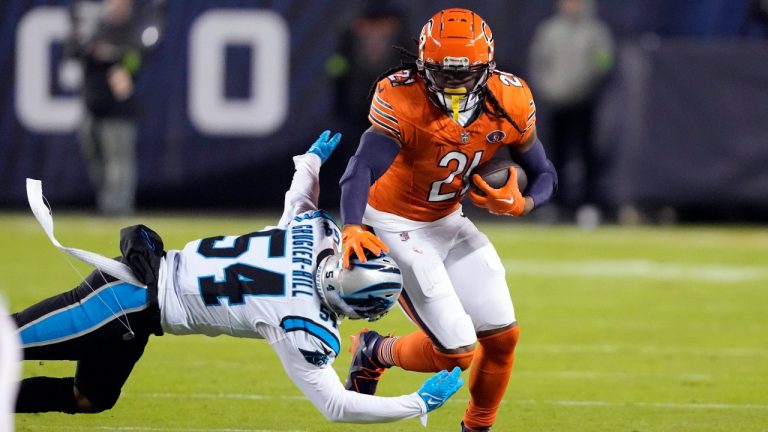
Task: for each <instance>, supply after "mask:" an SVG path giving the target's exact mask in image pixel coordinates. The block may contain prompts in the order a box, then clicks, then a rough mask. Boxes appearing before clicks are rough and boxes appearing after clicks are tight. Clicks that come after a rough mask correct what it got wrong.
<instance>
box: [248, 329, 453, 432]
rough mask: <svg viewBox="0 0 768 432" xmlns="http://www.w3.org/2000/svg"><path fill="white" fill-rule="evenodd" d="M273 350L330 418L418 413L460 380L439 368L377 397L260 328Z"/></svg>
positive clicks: (381, 419) (380, 418) (359, 419)
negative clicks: (348, 385) (408, 388)
mask: <svg viewBox="0 0 768 432" xmlns="http://www.w3.org/2000/svg"><path fill="white" fill-rule="evenodd" d="M262 333H264V334H265V336H266V337H267V339H268V340H270V343H271V344H272V348H273V349H274V350H275V352H277V355H278V356H279V357H280V360H281V362H282V364H283V368H284V369H285V371H286V373H288V376H289V377H290V378H291V381H293V383H294V384H296V386H297V387H299V389H301V391H302V393H304V395H305V396H306V397H307V398H308V399H309V400H310V401H311V402H312V404H313V405H314V406H315V407H316V408H317V409H318V410H320V412H322V413H323V415H324V416H325V417H326V418H327V419H328V420H330V421H333V422H346V423H385V422H393V421H398V420H405V419H409V418H413V417H417V416H421V417H422V424H424V425H425V426H426V414H427V413H428V412H431V411H433V410H435V409H438V408H440V407H441V406H443V404H445V402H446V401H447V400H448V399H449V398H450V397H451V396H453V395H454V394H455V393H456V392H457V391H458V390H459V389H460V388H461V386H462V385H463V384H464V380H463V379H462V378H461V377H460V375H461V369H459V368H458V367H456V368H454V369H453V371H451V372H450V373H448V371H441V372H439V373H438V374H436V375H433V376H432V377H430V378H428V379H427V380H426V381H425V382H424V384H422V386H421V387H420V388H419V389H418V390H417V391H415V392H413V393H411V394H407V395H402V396H395V397H380V396H371V395H367V394H361V393H356V392H354V391H351V390H347V389H345V388H344V386H343V385H342V384H341V381H339V377H338V375H336V372H335V371H334V370H333V368H332V367H331V366H330V365H326V366H324V367H318V366H315V365H313V364H310V363H308V362H307V361H306V359H305V358H304V356H303V355H302V354H301V353H300V352H299V350H298V349H297V348H296V347H295V346H294V345H293V344H292V343H291V341H290V340H289V339H288V338H286V337H280V335H279V330H278V329H275V328H274V327H272V328H270V329H264V330H263V332H262Z"/></svg>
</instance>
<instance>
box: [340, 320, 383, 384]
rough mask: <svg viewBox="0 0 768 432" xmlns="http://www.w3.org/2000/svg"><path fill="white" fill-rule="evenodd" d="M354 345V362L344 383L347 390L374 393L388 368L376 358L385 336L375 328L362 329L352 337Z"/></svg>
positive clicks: (351, 349)
mask: <svg viewBox="0 0 768 432" xmlns="http://www.w3.org/2000/svg"><path fill="white" fill-rule="evenodd" d="M350 339H351V341H352V345H351V346H350V347H349V352H350V353H352V363H351V364H350V365H349V375H347V382H346V384H345V385H344V387H346V389H347V390H352V391H354V392H357V393H363V394H369V395H372V394H374V393H376V386H377V385H378V384H379V378H380V377H381V374H383V373H384V372H385V371H386V370H387V369H386V368H384V367H381V366H380V365H379V363H378V362H376V361H375V360H374V356H375V354H376V349H377V348H378V345H379V343H381V341H382V340H384V336H382V335H380V334H378V333H376V332H375V331H373V330H370V331H369V330H368V329H362V330H360V331H359V332H357V333H356V334H354V335H352V336H351V337H350Z"/></svg>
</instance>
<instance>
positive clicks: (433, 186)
mask: <svg viewBox="0 0 768 432" xmlns="http://www.w3.org/2000/svg"><path fill="white" fill-rule="evenodd" d="M502 80H504V78H503V77H500V76H498V75H494V76H493V77H492V78H491V80H489V87H490V88H491V90H492V91H493V92H494V94H495V95H496V97H497V99H498V101H499V103H500V104H501V106H503V107H504V110H505V111H506V112H507V113H508V114H509V116H510V118H512V119H513V121H514V122H515V124H516V125H517V127H516V126H515V125H513V124H512V123H510V122H509V121H508V120H507V119H505V118H503V117H501V116H495V115H491V114H489V113H486V112H483V113H482V114H480V115H479V117H478V118H477V119H476V120H474V121H473V122H472V123H470V124H469V125H467V126H466V127H462V126H461V125H459V124H458V123H456V122H455V121H453V120H452V119H451V118H450V117H449V116H448V115H447V114H446V113H445V112H444V111H443V110H442V109H440V108H438V107H437V106H436V105H435V104H433V103H432V102H431V101H430V99H429V97H428V93H427V89H426V87H425V85H424V82H423V81H422V79H421V78H420V77H418V76H414V75H412V74H411V73H410V72H409V71H401V72H398V73H396V74H394V75H391V76H389V77H387V78H385V79H383V80H381V81H380V82H379V83H378V84H377V87H376V92H375V94H374V97H373V101H372V102H371V110H370V112H369V116H368V118H369V120H370V121H371V124H372V125H374V126H375V127H376V128H377V129H379V130H382V131H384V132H386V133H388V134H390V135H391V136H392V137H394V138H395V139H397V140H398V142H399V143H400V153H398V155H397V156H396V157H395V160H394V161H393V163H392V165H391V166H390V167H389V169H387V171H386V172H385V173H384V174H383V175H382V176H381V177H380V178H379V179H378V180H377V181H376V182H375V183H374V184H373V185H372V186H371V190H370V193H369V198H368V204H369V205H371V206H372V207H373V208H375V209H377V210H380V211H384V212H388V213H392V214H396V215H398V216H401V217H404V218H407V219H411V220H416V221H434V220H437V219H439V218H441V217H444V216H447V215H448V214H450V213H452V212H453V211H455V210H456V209H458V207H459V204H460V202H461V199H462V198H463V196H464V195H465V194H466V192H467V190H468V189H469V177H470V175H471V172H472V170H473V169H474V168H475V167H477V166H478V165H479V164H480V163H482V162H485V161H486V160H488V159H490V158H491V157H493V155H494V154H495V153H496V151H497V150H498V149H499V148H500V147H502V146H506V145H517V144H519V143H522V142H523V141H524V139H525V138H526V137H527V136H529V134H530V133H531V131H532V130H533V129H534V128H535V126H534V125H535V110H534V111H533V113H534V114H531V112H532V111H531V110H532V105H531V104H530V102H531V101H532V98H531V97H530V95H531V93H530V90H528V88H527V86H526V85H525V84H524V83H523V82H522V81H513V80H511V79H510V80H509V82H504V81H502ZM517 83H519V84H520V86H519V87H518V86H516V84H517ZM491 86H493V87H491ZM518 128H519V129H520V131H518V130H517V129H518ZM521 132H522V133H521Z"/></svg>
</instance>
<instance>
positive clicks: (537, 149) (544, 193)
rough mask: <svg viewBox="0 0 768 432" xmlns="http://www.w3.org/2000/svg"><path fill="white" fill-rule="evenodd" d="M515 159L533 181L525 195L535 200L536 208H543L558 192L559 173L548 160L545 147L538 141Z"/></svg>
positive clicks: (516, 155) (524, 192)
mask: <svg viewBox="0 0 768 432" xmlns="http://www.w3.org/2000/svg"><path fill="white" fill-rule="evenodd" d="M514 159H515V160H516V161H517V162H518V163H519V164H520V167H522V168H523V170H524V171H525V173H526V174H528V178H529V179H531V180H530V181H529V182H528V187H527V188H526V189H525V190H524V191H523V194H524V195H528V196H530V197H531V198H533V204H534V206H535V207H541V206H542V205H544V204H545V203H546V202H547V201H549V199H550V198H552V194H554V193H555V191H557V171H556V170H555V166H554V165H553V164H552V162H551V161H550V160H549V159H547V155H546V153H545V152H544V146H543V145H542V144H541V141H539V140H538V139H537V140H536V143H535V144H534V145H533V147H531V148H530V149H528V151H526V152H525V153H516V154H515V156H514Z"/></svg>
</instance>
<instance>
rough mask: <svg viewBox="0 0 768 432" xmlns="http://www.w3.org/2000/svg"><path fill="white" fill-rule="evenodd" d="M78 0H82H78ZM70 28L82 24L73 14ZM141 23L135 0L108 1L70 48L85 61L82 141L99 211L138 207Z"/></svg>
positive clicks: (118, 212) (127, 211)
mask: <svg viewBox="0 0 768 432" xmlns="http://www.w3.org/2000/svg"><path fill="white" fill-rule="evenodd" d="M76 3H79V2H76ZM72 16H73V20H74V21H75V22H73V25H72V28H73V30H74V31H77V30H79V29H82V28H84V27H87V26H83V25H82V23H80V22H77V20H79V19H82V17H81V16H79V15H78V14H77V13H73V14H72ZM141 30H142V29H141V27H140V26H139V20H138V14H137V13H135V11H134V4H133V0H104V1H103V3H102V9H101V13H100V15H99V19H98V24H97V25H96V26H95V30H94V31H92V32H91V33H90V34H89V35H85V36H84V35H82V34H81V35H74V36H73V37H72V38H70V41H69V42H70V43H69V45H68V47H67V53H68V54H69V55H71V56H74V57H77V58H79V59H80V60H81V62H82V65H83V73H84V83H83V97H84V101H85V108H86V114H85V117H84V120H83V124H82V127H81V131H80V134H81V135H80V144H81V149H82V152H83V156H84V157H85V160H86V163H87V166H88V174H89V176H90V179H91V183H92V185H93V187H94V189H95V190H96V204H97V207H98V210H99V211H100V212H101V213H103V214H106V215H114V216H124V215H128V214H131V213H132V212H133V210H134V201H135V191H136V183H137V163H136V159H137V158H136V129H137V107H136V100H135V86H134V83H135V77H136V74H137V73H138V71H139V69H140V67H141V48H142V44H141Z"/></svg>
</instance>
